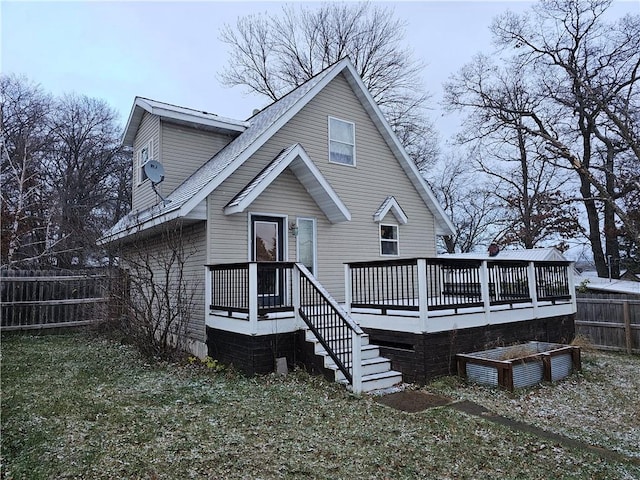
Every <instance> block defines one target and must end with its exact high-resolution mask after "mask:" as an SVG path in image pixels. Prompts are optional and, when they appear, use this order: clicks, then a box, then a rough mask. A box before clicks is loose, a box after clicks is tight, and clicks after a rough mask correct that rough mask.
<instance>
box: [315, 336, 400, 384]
mask: <svg viewBox="0 0 640 480" xmlns="http://www.w3.org/2000/svg"><path fill="white" fill-rule="evenodd" d="M305 339H306V341H307V342H309V343H311V344H313V346H314V352H315V355H317V356H319V357H322V359H323V365H324V368H325V370H326V371H328V372H329V374H330V375H331V377H332V378H333V379H334V380H335V381H336V382H338V383H341V384H344V385H347V386H348V384H349V382H348V381H347V380H346V378H345V376H344V374H343V373H342V372H341V371H340V369H339V368H338V366H337V365H336V363H335V362H334V361H333V359H332V358H331V357H330V356H329V354H328V353H327V351H326V350H325V349H324V347H323V346H322V344H321V343H320V342H319V341H318V339H317V338H316V337H315V335H314V334H313V332H312V331H311V330H309V329H307V330H306V333H305ZM347 343H348V342H347V340H346V339H345V344H347ZM361 351H362V357H361V363H360V364H361V365H362V391H363V392H371V391H374V390H381V389H385V388H389V387H392V386H394V385H397V384H399V383H402V373H400V372H398V371H395V370H392V369H391V360H389V359H388V358H384V357H382V356H380V348H379V347H378V346H376V345H373V344H371V343H369V335H367V334H364V335H363V336H362V350H361ZM346 367H347V368H351V364H347V365H346Z"/></svg>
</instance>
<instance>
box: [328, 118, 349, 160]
mask: <svg viewBox="0 0 640 480" xmlns="http://www.w3.org/2000/svg"><path fill="white" fill-rule="evenodd" d="M329 161H330V162H333V163H340V164H342V165H351V166H355V164H356V126H355V124H353V123H351V122H346V121H344V120H340V119H338V118H334V117H329Z"/></svg>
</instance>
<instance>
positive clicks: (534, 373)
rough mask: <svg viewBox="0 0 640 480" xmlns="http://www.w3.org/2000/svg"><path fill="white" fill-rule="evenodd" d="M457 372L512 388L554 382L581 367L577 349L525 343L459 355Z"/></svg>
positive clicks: (470, 377) (487, 383)
mask: <svg viewBox="0 0 640 480" xmlns="http://www.w3.org/2000/svg"><path fill="white" fill-rule="evenodd" d="M456 359H457V362H458V374H459V375H461V376H462V377H467V378H469V380H471V381H473V382H477V383H482V384H486V385H496V386H498V385H499V386H501V387H504V388H507V389H508V390H511V391H512V390H513V389H514V388H522V387H530V386H532V385H536V384H538V383H540V382H542V381H547V382H555V381H557V380H560V379H563V378H565V377H567V376H569V375H570V374H571V372H572V371H574V370H580V368H581V364H580V348H579V347H573V346H571V345H562V344H560V343H545V342H528V343H523V344H521V345H512V346H510V347H500V348H494V349H492V350H485V351H483V352H475V353H467V354H458V355H456Z"/></svg>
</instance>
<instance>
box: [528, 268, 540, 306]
mask: <svg viewBox="0 0 640 480" xmlns="http://www.w3.org/2000/svg"><path fill="white" fill-rule="evenodd" d="M527 279H528V280H529V296H530V297H531V304H532V305H533V318H538V279H537V278H536V265H535V263H534V262H529V265H527Z"/></svg>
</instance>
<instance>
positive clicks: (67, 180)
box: [47, 95, 130, 268]
mask: <svg viewBox="0 0 640 480" xmlns="http://www.w3.org/2000/svg"><path fill="white" fill-rule="evenodd" d="M50 129H51V130H50V135H51V138H52V140H53V144H52V148H51V150H50V152H49V155H48V158H47V166H48V167H49V169H50V175H49V176H48V180H49V182H50V185H49V186H50V189H51V191H52V192H53V196H54V204H55V207H56V225H57V232H56V234H57V236H58V238H64V239H65V240H64V241H63V242H62V243H61V244H60V247H59V248H58V249H57V262H58V266H60V267H62V268H72V266H73V265H78V264H79V265H84V264H85V263H86V260H87V259H88V257H90V256H91V254H95V253H96V248H95V242H96V240H97V238H98V237H99V236H100V234H101V232H102V231H103V230H104V229H106V228H107V227H108V226H109V224H110V223H112V222H115V220H116V219H114V218H112V216H111V215H109V214H108V211H109V209H110V208H112V206H111V205H110V203H112V202H113V201H114V199H117V198H118V194H122V193H125V192H118V191H117V189H116V187H117V186H118V183H119V181H120V180H119V179H118V178H117V177H118V175H122V174H123V173H126V169H125V167H124V165H127V166H128V165H129V163H130V162H129V158H128V157H127V156H126V155H123V154H122V151H121V147H120V142H119V127H118V125H117V113H116V112H115V111H114V110H112V109H111V108H110V107H109V106H108V105H107V104H106V103H105V102H103V101H102V100H97V99H93V98H89V97H86V96H78V95H66V96H63V97H62V98H60V99H59V100H58V101H57V102H56V104H55V114H54V115H52V116H51V119H50Z"/></svg>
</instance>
